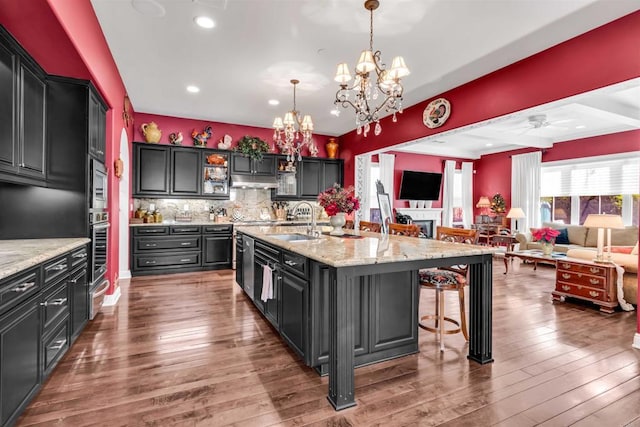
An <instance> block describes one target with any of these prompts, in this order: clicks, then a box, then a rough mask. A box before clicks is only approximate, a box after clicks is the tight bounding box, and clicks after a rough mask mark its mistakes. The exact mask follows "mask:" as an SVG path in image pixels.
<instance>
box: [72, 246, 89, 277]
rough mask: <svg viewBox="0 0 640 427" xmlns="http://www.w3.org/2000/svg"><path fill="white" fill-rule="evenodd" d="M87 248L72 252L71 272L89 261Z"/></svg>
mask: <svg viewBox="0 0 640 427" xmlns="http://www.w3.org/2000/svg"><path fill="white" fill-rule="evenodd" d="M87 256H88V254H87V247H86V246H83V247H81V248H78V249H76V250H75V251H73V252H71V254H70V255H69V271H71V270H73V269H74V268H76V267H77V266H79V265H80V264H82V263H83V262H86V261H87Z"/></svg>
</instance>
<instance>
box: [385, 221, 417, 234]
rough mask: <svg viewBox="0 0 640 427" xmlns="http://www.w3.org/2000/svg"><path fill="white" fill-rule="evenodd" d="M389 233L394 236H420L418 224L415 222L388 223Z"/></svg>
mask: <svg viewBox="0 0 640 427" xmlns="http://www.w3.org/2000/svg"><path fill="white" fill-rule="evenodd" d="M389 234H393V235H396V236H408V237H420V226H419V225H417V224H396V223H395V222H392V223H390V224H389Z"/></svg>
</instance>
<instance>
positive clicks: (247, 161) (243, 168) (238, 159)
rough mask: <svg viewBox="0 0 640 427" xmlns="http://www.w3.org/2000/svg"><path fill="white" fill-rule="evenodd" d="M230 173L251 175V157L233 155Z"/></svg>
mask: <svg viewBox="0 0 640 427" xmlns="http://www.w3.org/2000/svg"><path fill="white" fill-rule="evenodd" d="M231 173H233V174H240V175H251V174H252V173H253V162H252V160H251V157H247V156H243V155H242V154H234V155H233V162H231Z"/></svg>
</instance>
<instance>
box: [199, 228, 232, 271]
mask: <svg viewBox="0 0 640 427" xmlns="http://www.w3.org/2000/svg"><path fill="white" fill-rule="evenodd" d="M231 239H232V237H231V235H227V236H207V235H205V236H204V254H203V257H202V264H204V265H210V266H219V267H221V268H230V267H231V246H232V240H231Z"/></svg>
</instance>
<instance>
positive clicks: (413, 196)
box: [398, 171, 442, 200]
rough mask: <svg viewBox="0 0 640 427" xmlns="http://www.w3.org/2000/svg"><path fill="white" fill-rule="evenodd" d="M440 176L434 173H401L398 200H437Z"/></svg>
mask: <svg viewBox="0 0 640 427" xmlns="http://www.w3.org/2000/svg"><path fill="white" fill-rule="evenodd" d="M441 184H442V174H441V173H435V172H418V171H402V181H401V182H400V195H399V196H398V199H400V200H439V199H440V185H441Z"/></svg>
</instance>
